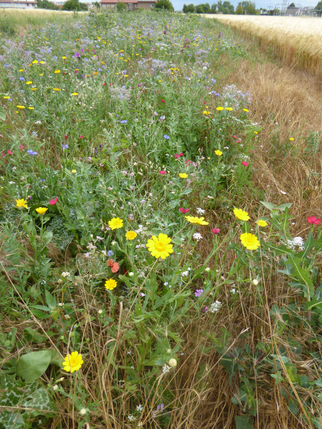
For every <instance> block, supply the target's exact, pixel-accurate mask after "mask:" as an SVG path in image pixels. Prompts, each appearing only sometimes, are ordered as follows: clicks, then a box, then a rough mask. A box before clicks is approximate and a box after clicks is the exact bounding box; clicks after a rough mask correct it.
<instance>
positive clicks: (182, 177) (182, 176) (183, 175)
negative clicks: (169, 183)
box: [179, 173, 188, 179]
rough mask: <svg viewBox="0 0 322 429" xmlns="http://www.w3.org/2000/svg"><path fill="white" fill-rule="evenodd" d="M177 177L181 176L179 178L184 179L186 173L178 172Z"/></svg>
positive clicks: (186, 175)
mask: <svg viewBox="0 0 322 429" xmlns="http://www.w3.org/2000/svg"><path fill="white" fill-rule="evenodd" d="M179 177H181V179H186V178H187V177H188V174H187V173H179Z"/></svg>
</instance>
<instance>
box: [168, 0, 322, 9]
mask: <svg viewBox="0 0 322 429" xmlns="http://www.w3.org/2000/svg"><path fill="white" fill-rule="evenodd" d="M223 1H224V0H223ZM239 1H241V0H230V3H231V4H233V5H234V6H235V8H236V6H237V5H238V3H239ZM253 1H255V5H256V8H257V9H260V8H263V9H275V6H276V5H281V4H282V3H283V0H253ZM288 1H289V3H292V1H293V0H288ZM318 2H319V0H301V2H298V1H296V0H295V1H294V3H295V6H302V7H306V6H313V7H315V6H316V5H317V4H318ZM171 3H172V4H173V7H174V10H182V7H183V5H184V4H190V3H193V4H194V5H195V6H196V5H197V4H201V3H209V4H210V6H211V5H212V4H213V3H217V0H214V1H212V0H208V1H207V0H204V1H202V0H201V1H200V0H194V1H193V0H171Z"/></svg>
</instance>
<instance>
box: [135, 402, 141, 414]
mask: <svg viewBox="0 0 322 429" xmlns="http://www.w3.org/2000/svg"><path fill="white" fill-rule="evenodd" d="M142 410H143V407H142V405H141V404H140V405H137V406H136V411H138V412H139V413H140V412H141V411H142Z"/></svg>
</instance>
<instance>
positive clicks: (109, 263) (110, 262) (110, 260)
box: [107, 259, 114, 267]
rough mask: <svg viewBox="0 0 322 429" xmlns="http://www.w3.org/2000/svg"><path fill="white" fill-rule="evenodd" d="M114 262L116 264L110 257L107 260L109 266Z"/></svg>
mask: <svg viewBox="0 0 322 429" xmlns="http://www.w3.org/2000/svg"><path fill="white" fill-rule="evenodd" d="M113 264H114V261H113V259H109V260H108V261H107V265H108V266H109V267H111V266H112V265H113Z"/></svg>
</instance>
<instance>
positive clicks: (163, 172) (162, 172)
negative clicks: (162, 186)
mask: <svg viewBox="0 0 322 429" xmlns="http://www.w3.org/2000/svg"><path fill="white" fill-rule="evenodd" d="M159 173H160V174H167V172H166V171H163V170H159Z"/></svg>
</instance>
